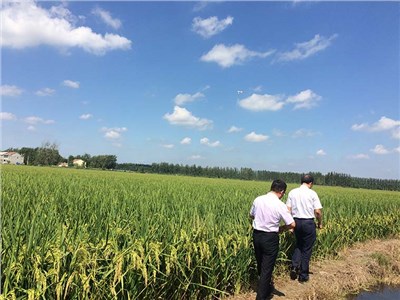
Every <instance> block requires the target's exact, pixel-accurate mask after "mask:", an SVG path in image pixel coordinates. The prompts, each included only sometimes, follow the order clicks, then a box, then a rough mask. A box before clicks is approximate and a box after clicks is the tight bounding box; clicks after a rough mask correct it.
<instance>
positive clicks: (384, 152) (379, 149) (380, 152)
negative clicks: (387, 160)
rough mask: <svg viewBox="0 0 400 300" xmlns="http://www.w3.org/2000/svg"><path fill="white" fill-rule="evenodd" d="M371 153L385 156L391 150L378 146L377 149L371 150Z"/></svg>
mask: <svg viewBox="0 0 400 300" xmlns="http://www.w3.org/2000/svg"><path fill="white" fill-rule="evenodd" d="M371 152H373V153H375V154H380V155H384V154H388V153H389V150H387V149H386V148H385V147H384V146H383V145H376V146H375V148H373V149H371Z"/></svg>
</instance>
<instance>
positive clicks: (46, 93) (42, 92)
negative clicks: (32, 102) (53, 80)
mask: <svg viewBox="0 0 400 300" xmlns="http://www.w3.org/2000/svg"><path fill="white" fill-rule="evenodd" d="M55 92H56V91H55V90H53V89H51V88H43V89H41V90H38V91H37V92H36V93H35V94H36V95H37V96H41V97H46V96H51V95H53V94H54V93H55Z"/></svg>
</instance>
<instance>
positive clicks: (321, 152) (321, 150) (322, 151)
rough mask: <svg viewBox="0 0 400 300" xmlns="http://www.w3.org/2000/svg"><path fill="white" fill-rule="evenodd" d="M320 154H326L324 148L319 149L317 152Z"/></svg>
mask: <svg viewBox="0 0 400 300" xmlns="http://www.w3.org/2000/svg"><path fill="white" fill-rule="evenodd" d="M316 154H317V155H318V156H325V155H326V152H325V151H324V150H323V149H319V150H318V151H317V153H316Z"/></svg>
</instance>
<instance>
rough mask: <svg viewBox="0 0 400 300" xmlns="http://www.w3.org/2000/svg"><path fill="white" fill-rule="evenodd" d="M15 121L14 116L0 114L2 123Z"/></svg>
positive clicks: (6, 113)
mask: <svg viewBox="0 0 400 300" xmlns="http://www.w3.org/2000/svg"><path fill="white" fill-rule="evenodd" d="M16 119H17V117H16V115H14V114H12V113H9V112H0V120H2V121H15V120H16Z"/></svg>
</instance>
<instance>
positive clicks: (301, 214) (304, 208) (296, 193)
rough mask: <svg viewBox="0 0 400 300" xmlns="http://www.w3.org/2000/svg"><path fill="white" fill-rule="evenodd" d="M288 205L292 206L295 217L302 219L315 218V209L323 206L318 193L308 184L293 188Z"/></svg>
mask: <svg viewBox="0 0 400 300" xmlns="http://www.w3.org/2000/svg"><path fill="white" fill-rule="evenodd" d="M286 205H287V206H288V207H290V208H291V210H292V215H293V217H294V218H300V219H313V218H314V210H315V209H321V208H322V205H321V201H320V200H319V198H318V195H317V193H316V192H315V191H313V190H312V189H310V188H309V187H308V186H306V185H301V186H300V187H298V188H295V189H293V190H291V191H290V192H289V195H288V199H287V201H286Z"/></svg>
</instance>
